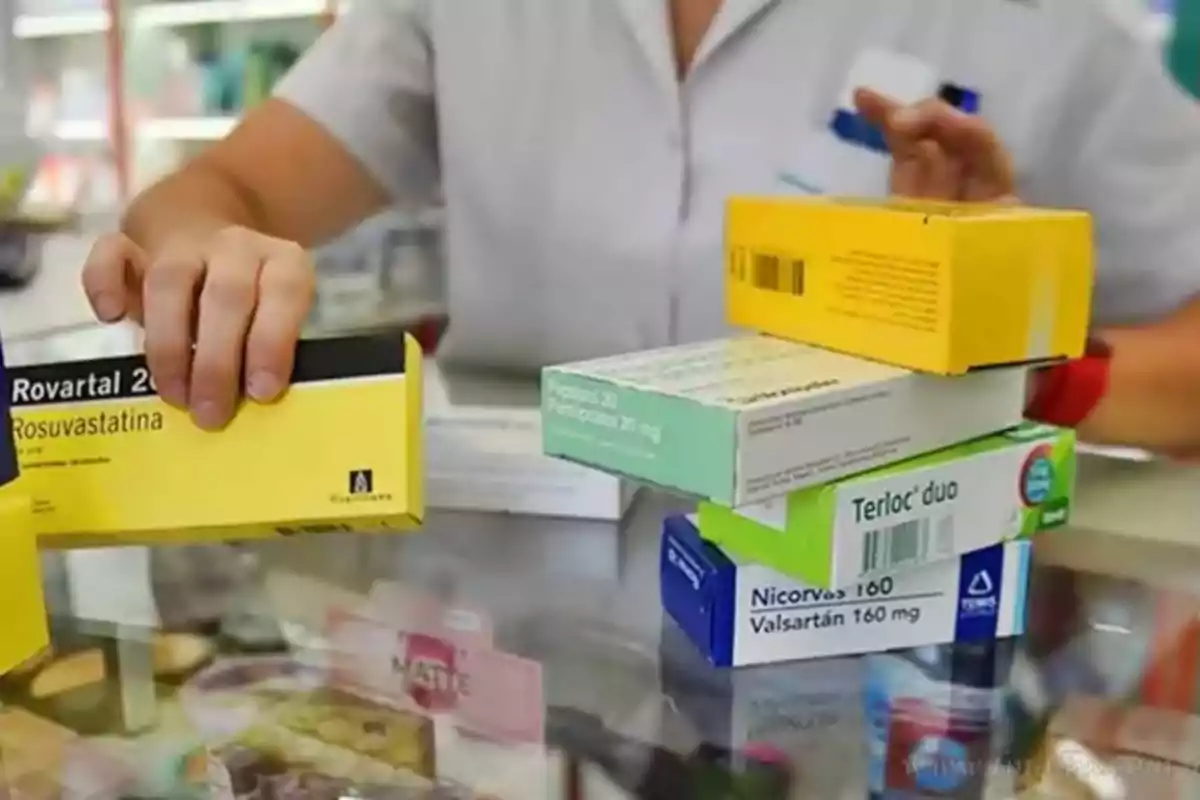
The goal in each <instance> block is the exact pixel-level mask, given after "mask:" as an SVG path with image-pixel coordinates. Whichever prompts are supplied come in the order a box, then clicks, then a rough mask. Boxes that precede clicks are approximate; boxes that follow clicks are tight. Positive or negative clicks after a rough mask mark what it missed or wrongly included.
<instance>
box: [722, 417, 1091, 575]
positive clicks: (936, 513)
mask: <svg viewBox="0 0 1200 800" xmlns="http://www.w3.org/2000/svg"><path fill="white" fill-rule="evenodd" d="M1074 486H1075V434H1074V433H1073V432H1072V431H1068V430H1063V429H1060V428H1053V427H1050V426H1048V425H1034V424H1026V425H1023V426H1021V427H1019V428H1016V429H1014V430H1011V431H1008V432H1006V433H1002V434H998V435H995V436H989V437H986V438H984V439H979V440H977V441H973V442H967V443H965V444H960V445H957V446H955V447H950V448H947V449H945V450H940V451H938V452H936V453H930V454H928V455H925V456H921V457H919V458H913V459H910V460H908V461H904V462H901V463H899V464H893V465H891V466H888V467H884V468H882V469H876V470H872V471H870V472H866V473H863V474H861V475H855V476H853V477H850V478H846V479H843V480H839V481H834V482H832V483H828V484H826V485H824V486H817V487H813V488H810V489H805V490H801V491H797V492H792V493H791V494H789V495H787V496H785V497H781V498H778V499H776V500H771V501H767V502H763V503H758V504H754V505H747V506H742V507H740V508H737V509H735V510H730V509H728V508H724V507H722V506H719V505H716V504H713V503H702V504H701V506H700V514H699V522H700V524H699V528H700V535H701V536H702V537H704V538H705V539H707V540H709V541H711V542H715V543H717V544H719V545H720V546H721V547H723V548H725V549H726V550H728V551H730V552H732V553H735V554H737V555H738V556H740V557H742V558H745V559H748V560H752V561H756V562H758V563H761V564H763V565H765V566H768V567H771V568H772V569H774V570H776V571H778V572H781V573H783V574H785V575H789V576H791V577H793V578H796V579H798V580H800V581H802V582H804V583H807V584H809V585H812V586H816V587H820V588H823V589H842V588H845V587H847V586H854V585H856V584H859V583H862V582H863V581H866V580H871V579H874V578H878V577H881V576H884V575H889V574H892V573H895V572H898V571H900V570H907V569H909V568H912V567H918V566H921V565H923V564H926V563H929V562H933V561H939V560H943V559H950V558H955V557H957V556H960V555H962V554H964V553H969V552H973V551H975V550H979V549H981V548H984V547H988V546H990V545H994V544H997V543H999V542H1005V541H1011V540H1014V539H1020V538H1024V537H1028V536H1031V535H1032V534H1034V533H1037V532H1038V531H1041V530H1045V529H1047V528H1056V527H1059V526H1061V525H1064V524H1066V522H1067V520H1068V517H1069V516H1070V511H1071V501H1072V495H1073V492H1074Z"/></svg>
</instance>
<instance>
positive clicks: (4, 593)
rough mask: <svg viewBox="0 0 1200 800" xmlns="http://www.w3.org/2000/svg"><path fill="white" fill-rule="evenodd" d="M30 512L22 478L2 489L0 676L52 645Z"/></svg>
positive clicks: (0, 527) (0, 514)
mask: <svg viewBox="0 0 1200 800" xmlns="http://www.w3.org/2000/svg"><path fill="white" fill-rule="evenodd" d="M29 511H30V507H29V497H28V495H25V494H23V493H22V490H21V481H20V479H18V480H17V482H16V483H11V484H9V485H7V486H5V487H4V488H3V489H0V607H2V608H3V609H4V622H3V627H2V629H0V675H3V674H4V673H6V672H8V671H9V670H10V669H12V668H13V667H15V666H17V665H19V664H21V663H23V662H25V661H28V660H29V659H30V658H32V657H33V656H35V655H37V654H38V652H40V651H41V650H43V649H45V648H46V647H47V646H48V645H49V644H50V634H49V631H48V629H47V627H46V605H45V601H44V600H43V596H42V567H41V563H40V562H39V560H38V552H37V541H36V539H35V538H34V535H33V527H32V525H31V524H30V523H31V521H32V519H31V516H30V513H29Z"/></svg>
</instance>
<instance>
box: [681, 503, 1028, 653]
mask: <svg viewBox="0 0 1200 800" xmlns="http://www.w3.org/2000/svg"><path fill="white" fill-rule="evenodd" d="M1031 548H1032V545H1031V543H1030V542H1029V541H1015V542H1008V543H1006V544H999V545H995V546H992V547H988V548H985V549H983V550H977V551H975V552H973V553H968V554H966V555H965V556H963V557H962V558H960V559H958V560H953V561H942V562H938V563H934V564H931V565H929V566H925V567H920V568H918V569H914V570H911V571H908V572H904V573H901V574H898V575H896V576H894V577H887V578H880V579H879V580H875V581H870V582H867V583H862V584H859V585H857V586H853V587H851V588H848V589H837V590H826V589H814V588H810V587H807V586H804V585H803V584H801V583H798V582H796V581H795V580H794V579H792V578H788V577H786V576H784V575H781V574H780V573H778V572H776V571H774V570H772V569H770V568H768V567H764V566H761V565H759V564H751V563H748V562H743V561H740V560H739V559H737V558H735V557H734V556H732V555H729V554H726V553H725V552H724V551H722V550H721V549H720V548H718V547H717V546H716V545H713V544H710V543H708V542H705V541H704V540H702V539H701V538H700V534H699V531H697V529H696V526H695V524H694V522H693V521H692V520H691V519H689V518H687V517H669V518H668V519H667V520H666V521H665V522H664V523H663V536H662V551H661V561H660V565H659V571H660V576H661V580H660V584H661V591H662V602H663V608H664V609H665V610H666V612H667V613H668V614H670V615H671V617H672V618H673V619H674V620H675V621H676V622H677V623H678V625H679V627H680V628H681V629H683V631H684V632H685V633H686V634H687V635H688V638H690V639H691V640H692V642H693V643H695V645H696V646H697V647H698V648H699V649H700V651H701V653H703V654H704V656H705V657H706V658H707V659H708V660H709V662H711V663H712V664H714V665H716V666H719V667H739V666H748V665H751V664H775V663H779V662H783V661H797V660H801V659H811V658H829V657H833V656H843V655H854V654H859V653H871V652H878V651H881V650H894V649H897V648H909V647H922V646H924V645H931V644H947V643H950V642H974V641H987V640H990V639H995V638H998V637H1006V636H1019V635H1021V634H1022V633H1024V631H1025V599H1026V588H1027V586H1028V582H1029V561H1030V554H1031Z"/></svg>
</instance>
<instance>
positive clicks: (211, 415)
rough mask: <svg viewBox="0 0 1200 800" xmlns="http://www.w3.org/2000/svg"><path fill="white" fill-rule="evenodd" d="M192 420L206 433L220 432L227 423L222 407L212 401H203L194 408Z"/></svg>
mask: <svg viewBox="0 0 1200 800" xmlns="http://www.w3.org/2000/svg"><path fill="white" fill-rule="evenodd" d="M192 419H193V420H194V421H195V423H196V424H197V425H199V426H200V427H201V428H204V430H206V431H219V430H221V428H223V427H225V422H226V420H225V415H224V413H222V409H221V406H220V405H218V404H217V403H214V402H212V401H211V400H202V401H201V402H199V403H197V404H195V405H194V406H192Z"/></svg>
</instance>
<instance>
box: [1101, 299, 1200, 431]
mask: <svg viewBox="0 0 1200 800" xmlns="http://www.w3.org/2000/svg"><path fill="white" fill-rule="evenodd" d="M1101 336H1102V338H1103V339H1104V340H1105V341H1106V342H1108V343H1109V345H1110V346H1111V347H1112V362H1111V369H1110V373H1109V382H1108V391H1107V392H1106V394H1105V396H1104V398H1103V400H1101V402H1100V403H1099V405H1097V406H1096V408H1095V409H1094V410H1093V411H1092V413H1091V414H1089V416H1088V417H1087V419H1086V420H1085V421H1084V423H1083V424H1082V425H1080V426H1079V434H1080V438H1082V439H1084V440H1085V441H1089V442H1093V443H1096V444H1116V445H1128V446H1134V447H1142V448H1146V449H1148V450H1152V451H1156V452H1162V453H1168V454H1175V453H1189V452H1196V451H1200V302H1193V303H1192V304H1190V305H1189V306H1187V307H1185V308H1184V309H1183V310H1181V311H1180V312H1178V313H1177V314H1175V315H1173V316H1172V317H1170V318H1169V319H1167V320H1165V321H1162V322H1158V323H1154V324H1151V325H1146V326H1142V327H1136V328H1118V329H1110V330H1106V331H1103V332H1102V333H1101Z"/></svg>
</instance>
